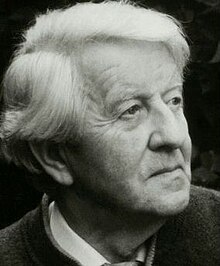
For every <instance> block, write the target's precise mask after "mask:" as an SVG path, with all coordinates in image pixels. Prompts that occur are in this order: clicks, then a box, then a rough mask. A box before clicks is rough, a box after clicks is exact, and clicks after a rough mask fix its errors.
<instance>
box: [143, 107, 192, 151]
mask: <svg viewBox="0 0 220 266" xmlns="http://www.w3.org/2000/svg"><path fill="white" fill-rule="evenodd" d="M151 124H152V131H151V134H150V138H149V143H148V146H149V148H150V149H151V150H161V149H166V150H174V149H178V148H180V147H181V146H182V145H183V143H184V141H185V139H186V135H187V134H188V129H187V124H186V120H185V117H184V115H183V114H181V115H179V114H178V115H177V114H176V113H174V112H173V111H171V110H170V109H169V108H168V107H166V108H161V109H160V110H157V111H155V112H154V115H153V116H152V119H151Z"/></svg>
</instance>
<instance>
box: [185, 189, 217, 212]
mask: <svg viewBox="0 0 220 266" xmlns="http://www.w3.org/2000/svg"><path fill="white" fill-rule="evenodd" d="M201 207H202V208H201ZM219 208H220V191H216V190H213V189H207V188H203V187H197V186H191V192H190V202H189V206H188V210H189V211H191V210H192V209H193V210H194V211H195V210H197V211H198V212H200V211H203V212H204V211H209V212H213V211H215V210H218V213H219V210H220V209H219Z"/></svg>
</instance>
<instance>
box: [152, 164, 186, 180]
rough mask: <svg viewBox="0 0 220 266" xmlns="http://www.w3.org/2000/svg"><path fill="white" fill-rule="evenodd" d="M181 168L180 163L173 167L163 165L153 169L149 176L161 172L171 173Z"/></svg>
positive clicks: (160, 173)
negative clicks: (155, 169)
mask: <svg viewBox="0 0 220 266" xmlns="http://www.w3.org/2000/svg"><path fill="white" fill-rule="evenodd" d="M180 169H182V167H181V166H180V165H176V166H173V167H164V168H161V169H158V170H157V171H155V172H154V173H153V174H152V175H151V176H150V178H151V177H154V176H158V175H162V174H169V173H172V172H174V171H176V170H180Z"/></svg>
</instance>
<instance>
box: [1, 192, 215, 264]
mask: <svg viewBox="0 0 220 266" xmlns="http://www.w3.org/2000/svg"><path fill="white" fill-rule="evenodd" d="M48 204H49V199H48V197H47V196H44V197H43V200H42V204H41V206H40V207H39V208H37V209H36V210H34V211H32V212H30V213H28V214H27V215H26V216H24V217H23V218H22V219H21V220H20V221H18V222H17V223H15V224H13V225H11V226H10V227H7V228H5V229H3V230H1V231H0V265H1V266H9V265H10V266H14V265H18V266H32V265H39V266H40V265H41V266H42V265H52V266H54V265H62V266H67V265H75V266H79V265H80V264H79V263H78V262H77V261H75V260H74V259H73V258H70V257H69V256H68V255H67V254H66V253H64V252H63V251H62V250H61V249H60V248H59V246H58V245H57V244H56V242H55V240H54V239H53V237H52V235H51V231H50V227H49V215H48ZM153 265H155V266H156V265H158V266H159V265H160V266H166V265H169V266H183V265H185V266H186V265H187V266H189V265H192V266H199V265H203V266H217V265H218V266H219V265H220V193H219V192H216V191H212V190H207V189H202V188H196V187H192V189H191V199H190V203H189V206H188V207H187V208H186V210H185V211H184V212H182V213H181V214H179V215H177V216H175V217H173V218H170V219H169V220H168V221H167V223H166V224H165V225H164V226H163V227H162V228H161V229H160V231H159V232H158V237H157V243H156V253H155V259H154V263H153Z"/></svg>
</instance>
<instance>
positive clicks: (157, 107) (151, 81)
mask: <svg viewBox="0 0 220 266" xmlns="http://www.w3.org/2000/svg"><path fill="white" fill-rule="evenodd" d="M82 60H83V64H82V68H83V71H84V73H85V76H86V78H87V80H88V83H89V87H90V91H89V105H88V110H87V113H86V118H85V119H86V124H85V134H84V136H83V143H82V147H81V148H80V151H78V152H75V153H74V155H72V156H74V164H75V163H77V165H76V167H75V168H74V173H75V175H76V176H77V178H76V179H75V184H76V189H78V190H80V192H84V194H86V193H87V194H86V195H87V196H86V197H87V200H92V201H93V202H95V201H97V204H102V205H103V206H106V207H107V206H111V207H112V208H114V207H115V208H117V207H118V208H119V209H121V210H123V209H124V210H127V211H130V212H144V213H147V214H156V215H162V216H167V215H172V214H175V213H177V212H179V211H181V210H182V209H183V208H185V207H186V205H187V203H188V200H189V188H190V156H191V141H190V138H189V135H188V128H187V123H186V120H185V117H184V114H183V98H182V80H181V75H180V74H179V72H178V69H177V66H176V64H175V62H174V60H173V58H172V57H171V55H170V54H169V52H168V50H167V49H166V48H165V47H164V46H163V45H162V44H157V43H145V42H127V43H125V42H124V43H118V44H106V43H105V44H101V43H98V44H97V43H96V44H91V45H89V46H88V47H86V48H85V50H84V52H83V55H82ZM70 162H71V157H70ZM84 196H85V195H84ZM116 206H117V207H116Z"/></svg>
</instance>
